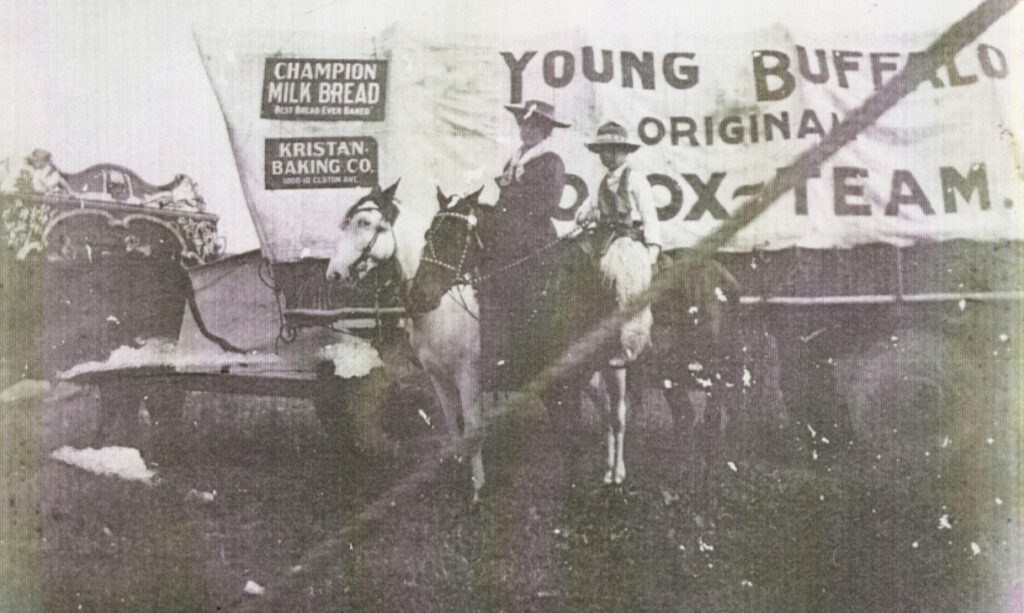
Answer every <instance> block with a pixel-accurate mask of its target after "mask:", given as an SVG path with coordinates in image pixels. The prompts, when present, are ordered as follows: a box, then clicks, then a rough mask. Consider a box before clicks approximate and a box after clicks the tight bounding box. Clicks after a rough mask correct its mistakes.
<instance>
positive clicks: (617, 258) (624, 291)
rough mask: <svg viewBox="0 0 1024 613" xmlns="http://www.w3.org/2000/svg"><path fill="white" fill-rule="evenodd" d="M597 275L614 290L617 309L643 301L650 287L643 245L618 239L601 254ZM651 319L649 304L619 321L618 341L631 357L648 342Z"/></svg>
mask: <svg viewBox="0 0 1024 613" xmlns="http://www.w3.org/2000/svg"><path fill="white" fill-rule="evenodd" d="M600 268H601V275H602V277H603V278H604V282H605V284H606V285H608V286H610V287H611V288H612V289H613V290H614V291H615V303H616V304H617V305H618V307H619V309H620V310H628V309H631V308H634V306H635V305H638V304H641V303H642V302H643V301H645V300H647V298H648V296H649V295H650V290H651V277H652V275H651V266H650V262H649V261H648V256H647V247H645V246H644V244H643V243H641V242H639V241H636V240H633V239H631V238H626V237H622V238H618V239H616V240H614V241H613V242H612V244H611V245H610V246H609V247H608V251H607V252H606V253H605V254H604V256H602V257H601V262H600ZM653 323H654V319H653V317H652V316H651V309H650V307H646V308H644V309H642V310H641V311H640V312H639V313H638V314H637V315H636V316H635V317H632V318H630V319H629V321H627V322H626V323H624V324H623V326H622V330H621V333H620V335H619V340H620V341H621V344H622V349H623V351H625V352H626V355H627V356H629V357H635V356H637V355H640V353H641V352H642V351H643V350H644V349H646V348H647V347H648V346H650V344H651V326H652V325H653Z"/></svg>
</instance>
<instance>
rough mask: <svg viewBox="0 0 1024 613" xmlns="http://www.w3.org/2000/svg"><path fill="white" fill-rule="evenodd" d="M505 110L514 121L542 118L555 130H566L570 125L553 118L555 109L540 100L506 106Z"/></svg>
mask: <svg viewBox="0 0 1024 613" xmlns="http://www.w3.org/2000/svg"><path fill="white" fill-rule="evenodd" d="M505 108H506V109H508V111H509V112H510V113H512V114H513V115H515V116H516V119H519V120H522V119H529V118H530V117H537V116H539V117H542V118H543V119H546V120H548V122H549V123H551V125H553V126H555V127H556V128H568V127H569V125H570V124H568V123H566V122H564V121H561V120H559V119H556V118H555V107H554V106H553V105H551V104H548V103H547V102H541V101H540V100H527V101H525V102H523V103H521V104H506V105H505Z"/></svg>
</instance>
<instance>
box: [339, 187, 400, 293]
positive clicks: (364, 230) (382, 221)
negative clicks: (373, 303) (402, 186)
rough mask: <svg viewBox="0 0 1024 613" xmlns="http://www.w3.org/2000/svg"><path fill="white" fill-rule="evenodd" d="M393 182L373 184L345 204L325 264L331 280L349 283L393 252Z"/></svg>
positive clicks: (394, 217) (395, 216) (396, 207)
mask: <svg viewBox="0 0 1024 613" xmlns="http://www.w3.org/2000/svg"><path fill="white" fill-rule="evenodd" d="M397 189H398V181H395V183H394V185H392V186H391V187H388V188H387V189H384V190H382V189H381V188H380V186H379V185H378V186H376V187H374V188H373V189H372V190H371V191H370V193H368V194H366V195H365V196H363V197H362V198H360V199H359V200H356V202H355V203H354V204H353V205H352V206H351V207H350V208H349V210H348V211H347V212H346V213H345V217H344V218H343V219H342V221H341V225H340V227H339V231H340V237H339V238H338V246H337V248H336V249H335V250H334V255H333V256H331V260H330V262H329V263H328V265H327V278H328V279H329V280H331V281H340V282H343V283H351V282H354V281H358V280H359V279H362V278H363V277H364V276H366V273H368V272H370V270H372V269H373V268H374V267H375V266H377V265H378V264H379V263H381V262H384V261H386V260H389V259H391V258H392V257H394V255H395V249H396V247H397V245H396V244H395V234H394V222H395V219H396V218H397V217H398V206H397V205H396V204H395V191H396V190H397Z"/></svg>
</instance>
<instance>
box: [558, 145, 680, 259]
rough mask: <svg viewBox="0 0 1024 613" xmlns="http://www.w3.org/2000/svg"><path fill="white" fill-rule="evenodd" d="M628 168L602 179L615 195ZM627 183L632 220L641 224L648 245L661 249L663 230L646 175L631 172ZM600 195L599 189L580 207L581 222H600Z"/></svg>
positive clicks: (610, 172)
mask: <svg viewBox="0 0 1024 613" xmlns="http://www.w3.org/2000/svg"><path fill="white" fill-rule="evenodd" d="M626 168H630V166H629V164H628V163H627V164H623V165H622V166H619V167H618V168H616V169H615V170H611V171H609V172H608V173H607V174H605V176H604V179H602V181H603V182H604V183H605V184H606V185H607V186H608V189H609V190H611V192H612V193H613V194H615V193H618V191H619V182H620V181H621V180H622V173H624V172H625V171H626ZM627 181H628V182H629V184H628V185H627V186H626V193H627V194H628V196H629V202H630V205H631V206H630V213H629V214H630V219H632V220H633V221H639V222H641V224H642V226H643V232H644V242H645V243H647V245H657V246H658V247H659V248H660V247H661V246H662V242H661V228H660V226H659V224H660V222H659V221H658V208H657V207H656V206H654V194H653V193H652V192H651V184H650V183H648V182H647V178H646V176H645V173H643V172H639V171H637V170H636V169H632V170H631V171H630V173H629V178H628V179H627ZM600 193H601V190H600V188H598V189H597V190H595V192H594V193H593V194H591V196H590V198H588V199H587V201H586V202H584V203H583V204H582V205H580V210H579V211H578V212H577V213H576V219H578V220H580V221H581V222H582V221H587V220H593V221H598V220H599V219H600V216H601V212H600V210H599V209H598V206H597V200H598V194H600Z"/></svg>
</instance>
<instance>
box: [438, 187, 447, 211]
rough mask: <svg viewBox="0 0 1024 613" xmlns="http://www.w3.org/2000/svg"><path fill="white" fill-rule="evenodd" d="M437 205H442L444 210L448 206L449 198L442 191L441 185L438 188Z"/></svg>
mask: <svg viewBox="0 0 1024 613" xmlns="http://www.w3.org/2000/svg"><path fill="white" fill-rule="evenodd" d="M437 204H438V205H440V207H441V208H442V209H443V208H444V207H445V205H446V204H448V196H445V195H444V192H442V191H441V186H440V185H438V186H437Z"/></svg>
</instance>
